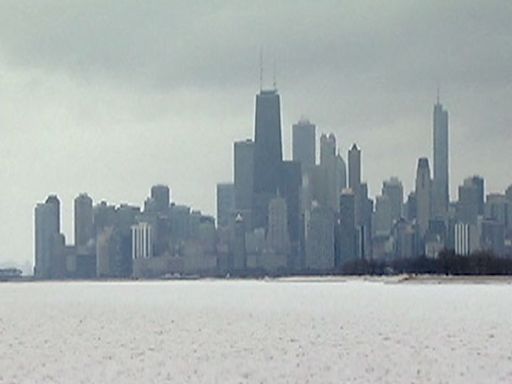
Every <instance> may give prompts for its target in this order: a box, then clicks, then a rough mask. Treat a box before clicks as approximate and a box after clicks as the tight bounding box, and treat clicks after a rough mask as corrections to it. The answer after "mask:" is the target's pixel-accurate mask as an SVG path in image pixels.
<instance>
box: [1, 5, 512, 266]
mask: <svg viewBox="0 0 512 384" xmlns="http://www.w3.org/2000/svg"><path fill="white" fill-rule="evenodd" d="M511 20H512V2H510V1H507V0H503V1H482V0H478V1H471V0H464V1H410V0H407V1H406V0H404V1H398V0H394V1H392V2H380V1H361V0H357V1H340V0H336V1H310V0H308V1H300V0H294V1H279V2H276V1H275V0H272V1H271V0H269V1H252V2H249V1H245V2H241V1H163V0H162V1H138V0H123V1H120V0H118V1H105V0H101V1H100V0H97V1H93V0H90V1H79V0H76V1H71V0H70V1H62V0H55V1H50V0H38V1H33V0H2V1H0V130H1V139H0V153H1V157H0V170H1V172H0V183H1V186H2V189H1V195H2V196H1V199H0V214H1V215H2V221H3V225H2V226H1V228H0V240H1V241H0V262H5V261H9V260H14V261H17V262H19V263H23V262H25V261H32V259H33V209H34V206H35V204H36V203H37V202H39V201H42V200H44V199H45V197H46V195H48V194H49V193H56V194H58V195H59V197H60V198H61V202H62V206H63V211H62V220H63V229H64V232H65V234H66V236H67V241H68V242H72V241H73V236H72V200H73V198H74V197H75V196H76V195H77V194H78V193H80V192H88V193H89V194H90V195H91V196H92V197H93V198H94V199H95V201H99V200H102V199H106V200H108V201H109V202H115V203H122V202H128V203H135V204H141V203H142V202H143V200H144V198H145V197H146V196H147V194H148V191H149V188H150V187H151V185H152V184H156V183H165V184H168V185H169V186H170V187H171V189H172V196H173V200H174V201H177V202H179V203H185V204H190V205H192V206H193V207H195V208H198V209H201V210H203V211H204V212H206V213H210V214H214V213H215V184H216V183H217V182H221V181H229V180H231V179H232V142H233V141H234V140H237V139H244V138H247V137H252V135H253V123H254V96H255V94H256V93H257V92H258V89H259V85H258V77H259V75H258V73H259V71H258V62H259V51H260V47H263V52H264V57H265V59H264V63H265V65H264V67H265V83H266V84H267V85H270V84H271V83H272V72H273V70H272V67H273V64H272V63H273V62H274V61H275V62H276V65H275V67H276V75H277V83H278V84H277V85H278V88H279V92H280V94H281V103H282V104H281V105H282V121H283V142H284V146H285V148H284V153H285V154H286V156H289V153H290V137H291V135H290V129H291V128H290V127H291V125H292V124H293V123H294V122H295V121H297V120H298V119H299V118H300V117H301V116H307V117H308V118H309V119H310V120H311V121H313V122H314V123H316V124H317V127H318V133H321V132H333V133H335V134H336V136H337V139H338V142H339V144H340V148H341V152H342V154H343V155H344V157H345V158H346V151H347V150H348V147H349V145H350V144H352V143H353V142H357V143H358V145H359V146H360V147H361V148H362V151H363V178H364V179H365V180H367V181H368V183H369V187H370V194H371V195H373V196H374V195H376V194H378V193H379V191H380V186H381V183H382V180H383V179H385V178H388V177H390V176H393V175H396V176H398V177H399V178H400V179H401V180H402V181H403V183H404V186H405V187H406V190H407V192H408V191H409V190H410V188H411V187H412V185H413V181H414V175H415V168H416V161H417V158H418V157H420V156H428V157H429V158H430V159H431V158H432V150H431V147H432V108H433V103H434V101H435V95H436V88H437V85H438V84H439V85H440V87H441V101H442V103H443V104H444V105H445V107H446V108H447V109H448V111H449V113H450V140H451V143H450V144H451V145H450V148H451V153H450V158H451V164H450V169H451V197H452V198H456V188H457V185H458V184H459V183H460V182H461V180H462V179H463V178H464V177H466V176H468V175H472V174H475V173H476V174H481V175H482V176H484V177H485V179H486V184H487V190H488V191H503V190H504V189H505V188H506V186H508V185H509V184H512V167H511V160H512V112H511V110H512V108H511V107H512V23H511Z"/></svg>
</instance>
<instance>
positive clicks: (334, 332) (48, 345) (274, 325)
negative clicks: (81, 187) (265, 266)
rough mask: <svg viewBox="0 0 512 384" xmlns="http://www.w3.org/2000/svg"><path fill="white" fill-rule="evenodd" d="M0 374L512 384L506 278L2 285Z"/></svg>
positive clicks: (71, 378)
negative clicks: (496, 280)
mask: <svg viewBox="0 0 512 384" xmlns="http://www.w3.org/2000/svg"><path fill="white" fill-rule="evenodd" d="M0 340H1V344H0V383H2V384H3V383H137V384H139V383H167V382H172V383H394V384H396V383H465V384H466V383H511V382H512V285H510V284H476V283H473V284H472V283H464V284H425V283H421V284H394V283H390V284H388V283H383V282H366V281H357V280H350V281H347V282H336V281H307V282H304V281H165V282H157V281H155V282H152V281H148V282H62V283H50V282H48V283H44V282H41V283H4V284H0Z"/></svg>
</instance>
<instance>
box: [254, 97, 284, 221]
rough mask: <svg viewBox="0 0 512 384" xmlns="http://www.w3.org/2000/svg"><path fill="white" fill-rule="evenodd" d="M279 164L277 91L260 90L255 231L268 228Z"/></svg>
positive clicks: (279, 117) (257, 120)
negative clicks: (269, 207)
mask: <svg viewBox="0 0 512 384" xmlns="http://www.w3.org/2000/svg"><path fill="white" fill-rule="evenodd" d="M282 162H283V153H282V147H281V107H280V101H279V94H278V93H277V90H265V91H263V90H262V91H261V92H260V93H259V94H258V95H257V96H256V119H255V127H254V181H253V191H254V193H253V212H252V215H253V227H254V228H258V227H262V228H266V227H267V221H268V203H269V202H270V200H271V199H272V198H273V197H274V196H276V194H277V191H278V188H279V185H280V178H281V168H282Z"/></svg>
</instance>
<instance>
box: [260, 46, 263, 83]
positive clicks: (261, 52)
mask: <svg viewBox="0 0 512 384" xmlns="http://www.w3.org/2000/svg"><path fill="white" fill-rule="evenodd" d="M262 90H263V48H262V47H260V92H261V91H262Z"/></svg>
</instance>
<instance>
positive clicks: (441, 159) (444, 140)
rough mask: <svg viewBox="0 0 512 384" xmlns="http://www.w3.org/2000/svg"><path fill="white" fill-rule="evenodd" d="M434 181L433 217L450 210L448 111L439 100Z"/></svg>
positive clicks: (435, 138)
mask: <svg viewBox="0 0 512 384" xmlns="http://www.w3.org/2000/svg"><path fill="white" fill-rule="evenodd" d="M433 176H434V177H433V183H432V217H438V218H439V217H441V218H442V217H445V216H446V214H447V212H448V204H449V201H450V197H449V185H448V111H446V110H445V109H444V108H443V105H442V104H441V103H439V100H438V101H437V103H436V104H435V105H434V175H433Z"/></svg>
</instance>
